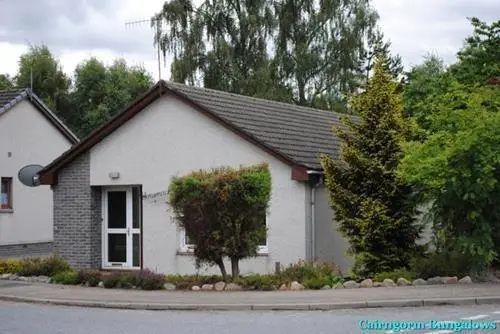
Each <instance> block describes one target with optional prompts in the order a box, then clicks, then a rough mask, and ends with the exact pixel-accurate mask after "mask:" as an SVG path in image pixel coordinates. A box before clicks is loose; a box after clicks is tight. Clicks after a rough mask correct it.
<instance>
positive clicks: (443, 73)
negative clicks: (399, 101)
mask: <svg viewBox="0 0 500 334" xmlns="http://www.w3.org/2000/svg"><path fill="white" fill-rule="evenodd" d="M452 81H453V78H452V76H451V75H450V73H449V72H447V68H446V67H445V66H444V63H443V60H442V59H441V58H439V57H438V56H436V55H429V56H427V57H426V58H425V60H424V62H423V63H422V64H421V65H417V66H415V67H413V68H412V69H411V70H410V71H409V72H408V73H407V80H406V85H405V89H404V94H403V103H404V115H405V116H406V117H412V118H413V119H414V120H415V122H416V123H417V124H418V125H419V126H420V128H421V129H424V130H425V129H428V128H429V120H428V117H430V115H431V114H432V113H433V112H435V111H436V100H439V99H441V97H442V96H443V95H445V94H447V93H448V91H449V90H450V87H451V86H450V85H451V82H452Z"/></svg>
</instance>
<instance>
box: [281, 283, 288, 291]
mask: <svg viewBox="0 0 500 334" xmlns="http://www.w3.org/2000/svg"><path fill="white" fill-rule="evenodd" d="M279 290H280V291H286V290H288V288H287V287H286V284H281V286H280V288H279Z"/></svg>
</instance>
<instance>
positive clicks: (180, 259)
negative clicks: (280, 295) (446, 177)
mask: <svg viewBox="0 0 500 334" xmlns="http://www.w3.org/2000/svg"><path fill="white" fill-rule="evenodd" d="M339 117H340V115H339V114H336V113H333V112H328V111H322V110H316V109H311V108H305V107H299V106H296V105H291V104H285V103H279V102H273V101H267V100H262V99H257V98H252V97H246V96H241V95H236V94H230V93H226V92H221V91H216V90H211V89H205V88H198V87H191V86H186V85H182V84H178V83H173V82H165V81H160V82H158V83H157V84H156V85H155V86H154V87H153V88H152V89H151V90H150V91H149V92H147V93H146V94H145V95H143V96H142V97H140V98H139V99H137V100H136V101H135V102H133V103H132V104H131V105H130V106H129V107H128V108H127V109H126V110H124V111H123V112H121V113H120V114H119V115H118V116H116V117H115V118H113V119H111V120H110V121H109V122H108V123H107V124H105V125H104V126H103V127H101V128H99V129H98V130H96V131H95V132H93V133H92V134H91V135H90V136H89V137H88V138H87V139H85V140H83V141H81V142H80V143H79V144H78V145H75V146H73V147H72V148H71V149H70V150H68V151H67V152H65V153H64V154H62V155H61V156H60V157H59V158H57V159H56V160H54V161H53V162H52V163H50V164H49V165H47V166H45V168H44V169H43V170H42V171H41V172H40V180H41V182H42V184H45V185H50V186H51V187H52V189H53V194H54V200H53V205H54V212H53V216H54V247H55V249H56V250H57V251H58V252H59V254H60V255H62V256H64V257H65V258H66V259H67V260H68V261H69V262H70V264H71V265H72V266H74V267H75V268H95V269H139V268H149V269H152V270H155V271H158V272H164V273H181V274H193V273H197V272H198V273H213V272H217V268H202V269H200V270H198V269H196V267H195V264H194V258H193V256H192V248H191V247H190V245H189V238H188V237H187V236H186V235H185V233H184V232H183V231H182V230H180V229H179V228H178V227H177V226H176V224H175V222H174V220H173V213H172V212H171V211H170V208H169V207H168V204H167V198H166V195H167V189H168V186H169V183H170V181H171V178H172V177H173V176H180V175H184V174H187V173H189V172H191V171H194V170H199V169H208V168H213V167H220V166H233V167H239V166H241V165H251V164H258V163H261V162H267V163H268V164H269V166H270V170H271V174H272V183H273V184H272V198H271V202H270V210H269V213H268V215H267V217H266V221H265V222H263V223H264V224H267V228H268V235H267V240H266V241H263V242H262V245H261V246H260V248H259V255H258V256H257V257H255V258H251V259H247V260H244V261H242V263H241V271H242V273H250V272H253V273H266V272H272V271H274V269H275V265H276V263H281V264H283V265H286V264H289V263H295V262H297V261H299V260H311V259H319V260H325V261H334V262H335V263H336V264H337V265H338V266H340V267H341V268H342V269H343V270H347V269H348V268H349V267H350V265H351V260H350V259H349V258H347V257H346V255H345V250H346V248H347V243H346V241H345V240H344V239H343V238H342V237H341V236H340V235H339V234H338V232H336V227H335V224H334V223H333V221H332V211H331V209H330V207H329V204H328V198H327V193H326V191H325V188H324V186H323V184H322V168H321V165H320V161H319V157H320V154H321V153H326V154H330V155H336V154H337V151H338V147H339V142H338V139H337V138H336V137H335V136H334V135H333V133H332V126H333V125H334V124H338V123H339Z"/></svg>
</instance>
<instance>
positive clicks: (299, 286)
mask: <svg viewBox="0 0 500 334" xmlns="http://www.w3.org/2000/svg"><path fill="white" fill-rule="evenodd" d="M290 290H292V291H299V290H304V286H303V285H302V284H300V283H299V282H297V281H293V282H292V283H291V284H290Z"/></svg>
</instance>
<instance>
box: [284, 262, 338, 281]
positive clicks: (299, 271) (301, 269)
mask: <svg viewBox="0 0 500 334" xmlns="http://www.w3.org/2000/svg"><path fill="white" fill-rule="evenodd" d="M281 276H282V277H284V278H286V279H287V280H288V281H290V282H291V281H297V282H304V281H305V280H308V279H313V278H320V277H321V278H324V277H330V276H341V273H340V270H339V268H338V267H337V266H335V264H333V263H328V262H310V261H299V262H297V263H294V264H290V265H288V266H286V267H285V268H283V270H282V271H281Z"/></svg>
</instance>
